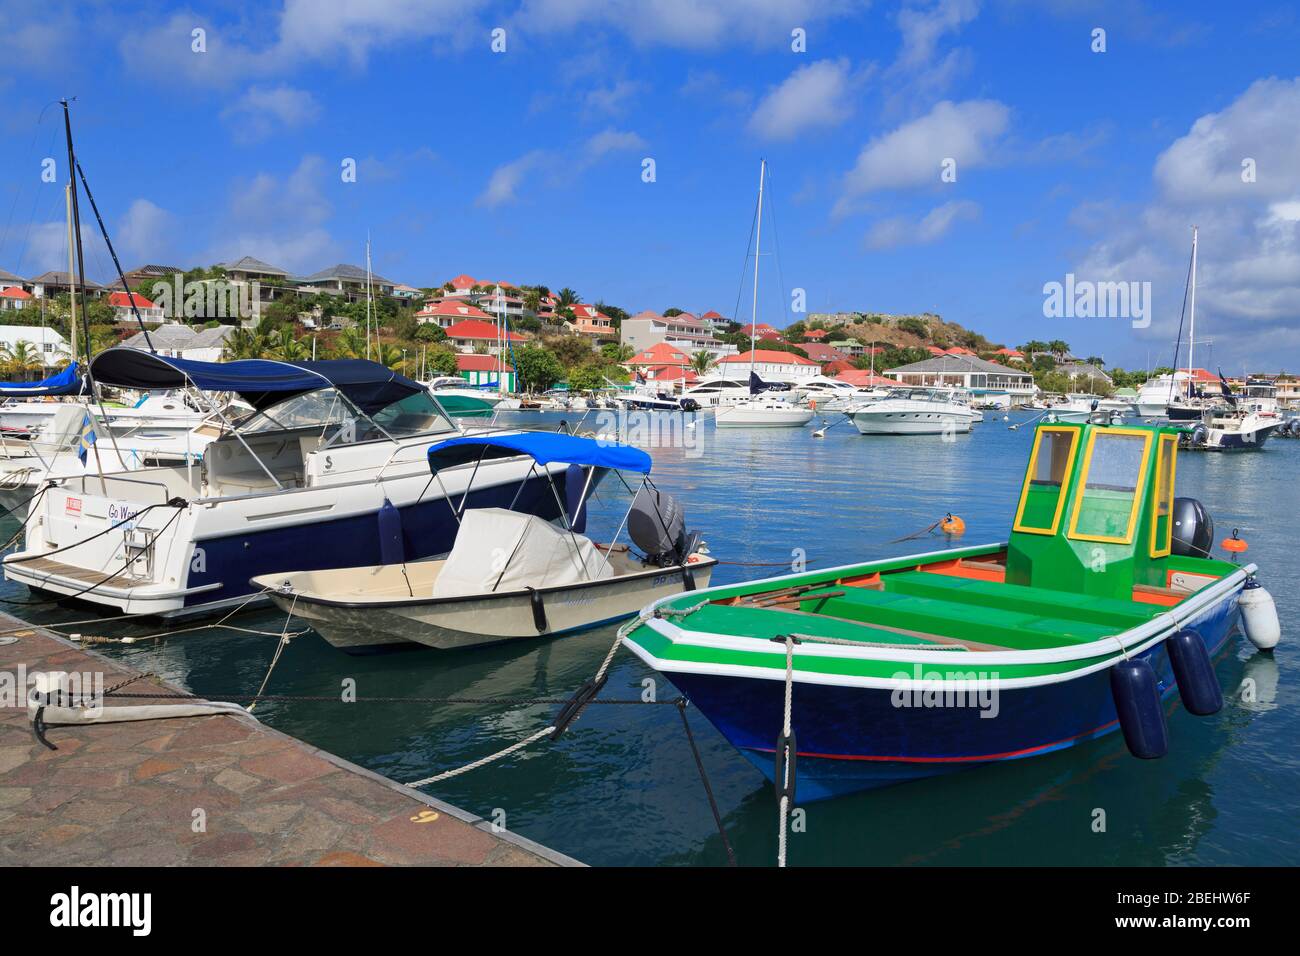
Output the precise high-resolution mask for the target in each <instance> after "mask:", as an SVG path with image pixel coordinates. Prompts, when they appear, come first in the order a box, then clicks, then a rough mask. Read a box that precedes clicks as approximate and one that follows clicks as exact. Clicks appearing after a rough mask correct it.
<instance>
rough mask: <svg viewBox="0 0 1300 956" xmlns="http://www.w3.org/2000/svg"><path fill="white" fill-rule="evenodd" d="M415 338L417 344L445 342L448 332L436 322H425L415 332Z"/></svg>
mask: <svg viewBox="0 0 1300 956" xmlns="http://www.w3.org/2000/svg"><path fill="white" fill-rule="evenodd" d="M414 338H415V341H417V342H445V341H447V332H446V330H445V329H443V327H442V326H440V325H438V324H437V323H436V322H425V323H424V324H423V325H421V326H420V327H419V328H417V329H416V330H415V335H414Z"/></svg>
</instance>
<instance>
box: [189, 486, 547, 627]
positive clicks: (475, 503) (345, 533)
mask: <svg viewBox="0 0 1300 956" xmlns="http://www.w3.org/2000/svg"><path fill="white" fill-rule="evenodd" d="M552 477H553V478H554V481H555V488H556V490H557V491H558V492H559V500H560V501H565V500H567V499H566V497H565V479H566V477H567V475H566V474H564V473H559V474H556V475H554V476H552ZM516 493H518V498H517V499H516V497H515V496H516ZM512 502H513V505H514V507H513V510H515V511H521V512H524V513H526V514H533V515H538V516H539V517H542V518H546V519H547V520H552V519H555V518H558V517H559V514H560V508H559V504H558V503H557V501H556V494H555V492H554V491H552V490H551V486H550V484H549V483H548V482H547V480H546V478H545V477H542V476H537V477H532V478H529V479H528V480H527V484H526V485H525V487H524V489H523V491H519V484H518V483H517V482H510V483H507V484H505V485H500V486H497V487H483V488H475V489H474V490H473V491H472V492H470V495H469V505H468V506H469V507H471V508H510V507H511V503H512ZM452 504H454V505H455V506H457V507H459V506H460V498H459V497H455V498H453V499H452ZM398 513H399V514H400V515H401V523H402V549H403V559H404V560H407V561H417V560H419V559H421V558H430V557H434V556H435V555H439V554H446V553H447V552H448V551H450V550H451V546H452V544H453V542H454V541H455V540H456V530H457V527H458V526H457V523H456V519H455V517H453V515H452V509H451V507H450V506H449V505H448V503H447V500H446V499H444V498H436V499H433V500H426V501H422V502H419V503H418V504H411V505H406V506H404V507H400V508H398ZM379 540H380V538H379V528H378V516H377V513H375V512H371V513H367V514H361V515H353V516H350V517H346V518H339V519H336V520H333V521H311V522H306V523H303V524H299V525H293V526H290V527H284V528H276V529H272V530H268V531H258V532H252V533H248V534H240V535H230V536H227V537H223V538H206V539H204V540H202V541H199V542H197V544H198V545H199V546H201V547H202V548H203V552H204V567H203V568H202V570H195V569H191V571H190V576H189V580H188V582H187V584H188V586H189V587H191V588H195V587H202V586H203V585H207V584H217V585H219V587H216V588H213V589H211V590H207V591H202V592H200V593H196V594H190V595H188V596H187V598H186V603H185V607H186V610H187V611H194V610H201V609H203V608H204V607H205V606H206V605H213V606H217V605H221V604H225V603H228V602H230V601H231V600H234V599H239V598H243V597H246V596H248V595H251V594H252V593H253V592H254V590H255V589H254V587H253V585H252V584H250V583H249V582H250V579H251V578H253V577H255V576H257V575H260V574H273V573H275V572H277V571H317V570H323V569H326V568H353V567H362V566H367V565H376V564H383V563H384V560H383V557H382V556H381V554H380V548H379Z"/></svg>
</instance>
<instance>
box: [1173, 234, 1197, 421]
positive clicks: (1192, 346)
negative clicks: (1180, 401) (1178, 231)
mask: <svg viewBox="0 0 1300 956" xmlns="http://www.w3.org/2000/svg"><path fill="white" fill-rule="evenodd" d="M1188 310H1189V312H1190V313H1191V317H1192V322H1191V324H1192V330H1191V337H1190V338H1189V339H1188V340H1187V379H1188V395H1189V396H1190V395H1191V389H1192V387H1193V382H1192V376H1193V375H1195V374H1196V373H1195V372H1193V371H1192V369H1194V368H1196V362H1195V360H1194V356H1195V353H1196V227H1195V226H1192V294H1191V298H1190V299H1189V300H1188ZM1175 371H1177V369H1175Z"/></svg>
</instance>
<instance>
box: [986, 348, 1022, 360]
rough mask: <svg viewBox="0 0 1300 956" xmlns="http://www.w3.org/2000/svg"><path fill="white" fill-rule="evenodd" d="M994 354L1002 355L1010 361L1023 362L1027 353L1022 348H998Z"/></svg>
mask: <svg viewBox="0 0 1300 956" xmlns="http://www.w3.org/2000/svg"><path fill="white" fill-rule="evenodd" d="M993 354H994V355H1001V356H1002V357H1003V358H1005V359H1006V360H1007V361H1008V362H1023V361H1024V360H1025V353H1024V352H1022V351H1020V349H998V350H997V351H996V352H994V353H993Z"/></svg>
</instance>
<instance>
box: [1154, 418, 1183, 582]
mask: <svg viewBox="0 0 1300 956" xmlns="http://www.w3.org/2000/svg"><path fill="white" fill-rule="evenodd" d="M1177 460H1178V436H1177V435H1161V436H1160V437H1159V439H1157V441H1156V493H1155V500H1154V502H1153V507H1152V509H1151V557H1153V558H1163V557H1165V556H1167V555H1168V554H1169V553H1170V552H1171V551H1172V550H1173V535H1174V522H1173V518H1172V515H1173V512H1174V475H1175V473H1176V469H1177Z"/></svg>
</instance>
